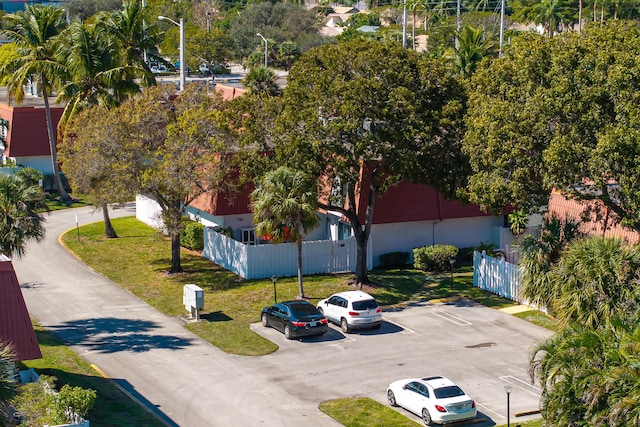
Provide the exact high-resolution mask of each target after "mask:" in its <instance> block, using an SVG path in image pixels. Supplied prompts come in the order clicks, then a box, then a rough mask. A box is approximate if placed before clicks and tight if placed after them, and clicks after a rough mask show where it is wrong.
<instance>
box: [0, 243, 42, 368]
mask: <svg viewBox="0 0 640 427" xmlns="http://www.w3.org/2000/svg"><path fill="white" fill-rule="evenodd" d="M0 341H3V342H5V343H10V344H11V345H12V347H13V350H14V352H15V353H16V360H17V361H20V360H32V359H40V358H42V353H41V352H40V347H39V346H38V340H37V339H36V334H35V332H34V330H33V326H32V325H31V319H30V318H29V312H28V311H27V305H26V304H25V302H24V298H23V297H22V291H21V290H20V283H19V282H18V277H17V276H16V273H15V271H14V269H13V264H12V263H11V260H10V259H9V258H7V257H6V256H4V255H1V254H0Z"/></svg>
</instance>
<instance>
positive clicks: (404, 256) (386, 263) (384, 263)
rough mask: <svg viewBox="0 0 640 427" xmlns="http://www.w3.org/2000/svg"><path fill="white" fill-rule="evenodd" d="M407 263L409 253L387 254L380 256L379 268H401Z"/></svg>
mask: <svg viewBox="0 0 640 427" xmlns="http://www.w3.org/2000/svg"><path fill="white" fill-rule="evenodd" d="M408 261H409V252H388V253H386V254H382V255H380V267H383V268H388V267H402V266H404V265H406V264H407V262H408Z"/></svg>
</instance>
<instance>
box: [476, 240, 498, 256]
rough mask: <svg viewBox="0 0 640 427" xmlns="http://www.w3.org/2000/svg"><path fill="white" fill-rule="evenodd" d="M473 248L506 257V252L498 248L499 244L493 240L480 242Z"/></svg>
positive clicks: (491, 254) (490, 254)
mask: <svg viewBox="0 0 640 427" xmlns="http://www.w3.org/2000/svg"><path fill="white" fill-rule="evenodd" d="M473 250H474V251H477V252H484V253H486V254H487V255H489V256H491V257H494V258H495V257H497V256H503V257H504V252H502V251H501V250H500V248H498V245H496V244H495V243H493V242H480V244H479V245H478V246H476V247H474V248H473Z"/></svg>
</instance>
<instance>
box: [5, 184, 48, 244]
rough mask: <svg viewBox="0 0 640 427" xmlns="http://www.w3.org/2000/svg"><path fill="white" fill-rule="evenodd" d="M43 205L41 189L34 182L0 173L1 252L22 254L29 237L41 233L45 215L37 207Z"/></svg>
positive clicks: (39, 237)
mask: <svg viewBox="0 0 640 427" xmlns="http://www.w3.org/2000/svg"><path fill="white" fill-rule="evenodd" d="M43 206H44V193H43V192H42V189H41V188H40V187H39V186H37V185H30V184H28V183H26V182H25V181H24V180H22V179H20V178H17V177H13V176H8V175H0V253H1V254H5V255H7V256H12V255H16V256H18V257H19V256H22V255H24V252H25V250H26V246H27V242H28V241H29V240H35V241H40V240H42V238H43V237H44V226H43V225H42V223H43V221H44V219H43V218H42V216H41V215H40V214H38V213H37V212H36V209H38V208H41V207H43Z"/></svg>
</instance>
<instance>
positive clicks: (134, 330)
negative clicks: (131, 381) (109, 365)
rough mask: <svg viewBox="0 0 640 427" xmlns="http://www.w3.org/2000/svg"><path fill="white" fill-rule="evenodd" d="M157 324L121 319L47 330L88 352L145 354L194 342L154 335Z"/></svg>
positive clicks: (87, 321)
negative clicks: (152, 332) (153, 331)
mask: <svg viewBox="0 0 640 427" xmlns="http://www.w3.org/2000/svg"><path fill="white" fill-rule="evenodd" d="M158 327H159V326H157V325H156V324H155V323H154V322H150V321H147V320H130V319H118V318H112V317H108V318H100V319H82V320H74V321H69V322H65V323H63V324H61V325H51V326H49V327H48V328H47V329H49V330H50V331H52V332H53V333H55V334H56V335H57V336H58V337H59V338H60V339H62V340H63V341H64V342H65V343H66V344H69V345H79V346H82V347H85V348H86V349H87V351H96V352H100V353H115V352H119V351H132V352H143V351H149V350H152V349H156V348H166V349H173V350H175V349H180V348H184V347H186V346H188V345H189V344H190V343H191V340H189V339H185V338H179V337H175V336H170V335H153V334H150V333H144V332H149V331H152V330H154V329H157V328H158Z"/></svg>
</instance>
